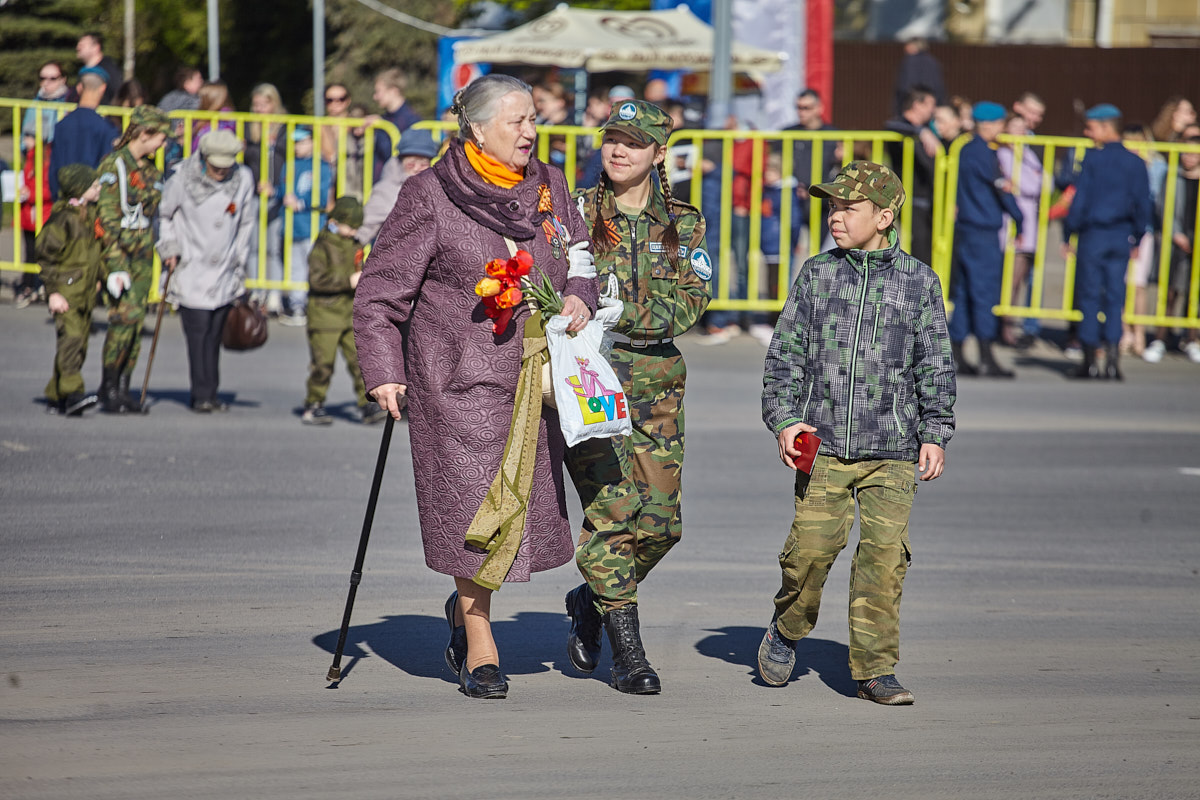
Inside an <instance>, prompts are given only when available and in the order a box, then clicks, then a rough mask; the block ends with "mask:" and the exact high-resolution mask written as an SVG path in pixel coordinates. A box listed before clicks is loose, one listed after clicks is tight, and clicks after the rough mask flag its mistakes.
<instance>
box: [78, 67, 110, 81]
mask: <svg viewBox="0 0 1200 800" xmlns="http://www.w3.org/2000/svg"><path fill="white" fill-rule="evenodd" d="M84 75H95V76H96V77H98V78H99V79H100V80H102V81H104V82H105V83H108V82H109V81H110V80H112V76H111V75H109V74H108V70H106V69H105V68H104V67H84V68H83V69H81V70H79V77H81V78H82V77H83V76H84Z"/></svg>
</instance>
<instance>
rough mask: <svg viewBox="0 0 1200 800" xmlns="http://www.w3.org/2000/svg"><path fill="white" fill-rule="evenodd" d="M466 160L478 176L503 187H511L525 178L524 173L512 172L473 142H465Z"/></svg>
mask: <svg viewBox="0 0 1200 800" xmlns="http://www.w3.org/2000/svg"><path fill="white" fill-rule="evenodd" d="M467 161H470V162H471V166H472V167H474V168H475V171H476V172H478V173H479V177H481V178H483V179H484V180H485V181H487V182H488V183H490V184H493V185H494V186H499V187H501V188H503V189H511V188H513V187H514V186H516V185H517V184H518V183H520V182H521V181H523V180H525V176H524V175H522V174H521V173H519V172H513V171H512V170H511V169H509V168H508V167H506V166H504V165H503V164H501V163H500V162H499V161H497V160H496V159H494V158H492V157H491V156H489V155H488V154H487V153H485V152H483V151H482V150H480V149H479V148H478V147H476V146H475V143H474V142H467Z"/></svg>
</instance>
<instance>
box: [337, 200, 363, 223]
mask: <svg viewBox="0 0 1200 800" xmlns="http://www.w3.org/2000/svg"><path fill="white" fill-rule="evenodd" d="M329 219H331V220H333V221H334V222H340V223H342V224H343V225H349V226H350V227H351V228H357V227H358V226H359V225H362V221H363V207H362V203H360V202H358V201H357V200H355V199H354V198H353V197H349V196H347V197H339V198H338V199H337V202H336V203H334V204H333V210H332V211H330V212H329Z"/></svg>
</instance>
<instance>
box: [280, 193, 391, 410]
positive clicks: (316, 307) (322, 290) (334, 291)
mask: <svg viewBox="0 0 1200 800" xmlns="http://www.w3.org/2000/svg"><path fill="white" fill-rule="evenodd" d="M362 220H363V209H362V204H361V203H359V202H358V201H357V200H355V199H354V198H353V197H340V198H338V201H337V203H335V204H334V206H333V211H331V212H329V224H328V226H327V227H326V229H325V230H323V231H321V233H320V235H318V236H317V241H316V242H315V243H314V244H313V250H312V252H311V253H310V254H309V256H308V315H307V316H308V321H307V327H308V350H309V353H311V355H312V361H311V362H310V363H309V365H308V383H307V384H306V394H305V396H304V414H303V415H302V416H301V417H300V421H301V422H303V423H304V424H305V425H328V424H329V423H331V422H333V417H331V416H329V412H328V411H326V410H325V395H326V393H327V392H328V391H329V381H330V380H331V379H332V378H333V364H334V361H335V360H336V359H337V351H338V348H341V351H342V358H344V359H345V360H346V369H347V370H348V371H349V373H350V380H352V381H353V382H354V396H355V397H356V398H357V399H358V409H359V418H360V419H361V420H362V421H363V422H364V423H367V424H370V423H374V422H379V421H380V420H381V419H383V418H384V417H386V416H387V412H386V411H384V410H383V409H382V408H380V407H379V404H378V403H376V402H375V401H374V400H368V399H367V391H366V387H365V386H364V385H363V379H362V373H361V372H359V369H358V351H357V350H355V348H354V320H353V315H354V288H355V287H356V286H357V285H358V278H359V276H360V275H361V274H362V272H361V271H360V270H361V269H362V260H363V251H362V248H361V247H359V246H358V242H356V241H355V239H354V236H355V234H356V233H358V226H359V225H361V224H362Z"/></svg>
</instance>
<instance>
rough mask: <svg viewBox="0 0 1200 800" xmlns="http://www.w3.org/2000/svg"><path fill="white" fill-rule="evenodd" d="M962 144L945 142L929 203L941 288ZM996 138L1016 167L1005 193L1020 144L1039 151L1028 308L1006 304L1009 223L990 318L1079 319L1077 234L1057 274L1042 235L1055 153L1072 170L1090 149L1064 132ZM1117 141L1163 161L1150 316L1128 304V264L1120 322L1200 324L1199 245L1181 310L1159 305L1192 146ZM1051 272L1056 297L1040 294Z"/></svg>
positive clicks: (1196, 148)
mask: <svg viewBox="0 0 1200 800" xmlns="http://www.w3.org/2000/svg"><path fill="white" fill-rule="evenodd" d="M968 141H970V137H969V136H962V137H959V138H958V139H957V140H955V141H954V142H953V143H952V144H951V146H950V149H949V151H948V153H947V155H946V158H945V159H944V161H945V164H944V167H943V168H942V170H941V171H942V172H943V174H944V181H945V188H944V189H943V190H942V197H943V202H942V203H938V202H937V201H936V198H935V203H934V210H935V237H934V240H935V268H937V269H938V272H939V274H940V275H943V285H945V283H944V281H945V275H946V274H948V271H947V272H946V273H943V272H942V270H943V269H947V270H948V267H949V263H950V260H951V258H952V254H953V251H954V214H955V202H956V192H957V186H958V159H959V154H960V152H961V151H962V148H963V145H964V144H966V143H967V142H968ZM999 141H1000V143H1001V144H1005V145H1010V146H1011V147H1012V148H1013V163H1014V164H1015V165H1018V166H1016V167H1014V169H1013V192H1014V193H1015V192H1017V191H1018V190H1019V188H1020V180H1021V170H1020V168H1019V165H1020V164H1021V162H1022V158H1023V157H1024V151H1025V148H1028V147H1038V148H1041V150H1042V158H1041V167H1042V185H1041V193H1040V197H1039V199H1038V216H1037V246H1036V248H1035V250H1034V253H1033V268H1032V271H1031V273H1030V276H1029V280H1030V281H1031V297H1030V302H1029V305H1027V306H1021V305H1014V304H1012V303H1011V302H1010V298H1011V297H1012V290H1013V263H1014V258H1015V255H1016V250H1015V247H1014V239H1015V225H1013V224H1012V223H1011V222H1010V223H1009V226H1008V230H1007V236H1006V239H1007V246H1006V247H1005V254H1004V272H1003V275H1002V278H1001V287H1000V297H999V298H997V300H998V301H999V302H998V304H997V305H996V306H995V307H994V308H993V311H994V312H995V313H996V314H998V315H1001V316H1008V317H1031V318H1036V319H1049V320H1065V321H1078V320H1080V319H1082V318H1083V315H1082V314H1081V313H1080V312H1079V311H1078V310H1077V309H1076V308H1075V307H1074V305H1075V304H1074V297H1075V281H1076V277H1077V271H1076V266H1077V265H1076V259H1075V245H1076V239H1077V238H1078V237H1072V239H1071V241H1070V249H1069V250H1068V252H1067V254H1066V257H1065V259H1064V261H1063V265H1062V271H1061V274H1060V273H1058V272H1057V270H1058V267H1057V263H1058V262H1057V261H1055V264H1054V269H1053V271H1052V270H1051V266H1050V264H1049V263H1048V261H1047V249H1048V247H1049V237H1048V236H1047V234H1048V231H1049V229H1050V223H1051V220H1050V216H1049V214H1050V207H1051V204H1052V202H1053V199H1054V194H1055V186H1054V176H1055V175H1056V170H1059V169H1061V166H1060V165H1059V163H1058V154H1059V153H1060V152H1067V153H1069V155H1068V157H1069V158H1070V159H1071V163H1072V169H1077V168H1078V165H1079V163H1080V162H1081V161H1082V160H1083V156H1084V153H1085V152H1086V151H1087V150H1088V149H1089V148H1091V147H1092V142H1091V141H1090V140H1088V139H1078V138H1072V137H1061V136H1009V135H1006V134H1004V135H1001V136H1000V139H999ZM1125 144H1126V146H1127V147H1128V148H1129V149H1130V150H1133V151H1134V152H1137V153H1139V154H1141V153H1145V152H1147V151H1149V152H1153V153H1157V154H1159V155H1160V156H1161V157H1164V158H1165V159H1166V162H1167V178H1166V186H1165V192H1164V195H1163V209H1162V215H1161V217H1157V216H1156V219H1155V222H1156V224H1155V228H1156V230H1159V231H1161V237H1160V246H1159V255H1158V272H1159V278H1158V286H1157V293H1156V298H1155V307H1154V309H1153V313H1137V311H1136V309H1135V306H1134V303H1135V298H1136V287H1135V285H1134V276H1133V269H1132V268H1131V269H1130V271H1129V279H1128V283H1127V286H1126V294H1125V313H1124V315H1123V317H1124V320H1125V322H1127V323H1129V324H1133V325H1160V326H1165V327H1184V328H1200V318H1198V315H1197V310H1198V308H1197V307H1198V304H1200V303H1198V297H1197V295H1198V292H1200V249H1197V248H1193V251H1192V258H1191V281H1190V284H1189V285H1190V291H1189V293H1188V297H1187V298H1186V312H1185V315H1184V316H1173V315H1171V314H1170V313H1169V309H1168V307H1167V292H1168V288H1169V284H1170V281H1169V270H1170V266H1171V263H1170V262H1171V235H1172V233H1173V232H1174V219H1175V206H1176V203H1177V202H1180V198H1178V197H1176V179H1177V177H1178V174H1179V155H1180V153H1184V152H1188V153H1200V145H1195V144H1167V143H1161V142H1126V143H1125ZM1155 214H1156V215H1157V214H1158V212H1157V210H1155ZM1196 225H1197V226H1198V227H1200V214H1198V215H1197V220H1196ZM1059 277H1061V282H1060V283H1058V285H1060V286H1061V293H1060V294H1059V295H1058V296H1057V297H1048V296H1047V295H1048V292H1049V285H1050V284H1051V283H1055V282H1056V279H1058V278H1059Z"/></svg>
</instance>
